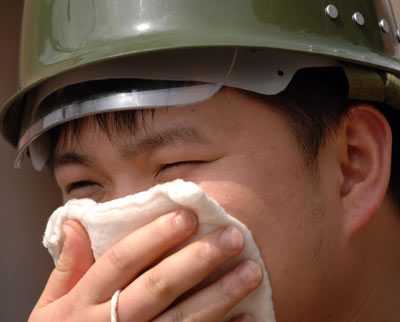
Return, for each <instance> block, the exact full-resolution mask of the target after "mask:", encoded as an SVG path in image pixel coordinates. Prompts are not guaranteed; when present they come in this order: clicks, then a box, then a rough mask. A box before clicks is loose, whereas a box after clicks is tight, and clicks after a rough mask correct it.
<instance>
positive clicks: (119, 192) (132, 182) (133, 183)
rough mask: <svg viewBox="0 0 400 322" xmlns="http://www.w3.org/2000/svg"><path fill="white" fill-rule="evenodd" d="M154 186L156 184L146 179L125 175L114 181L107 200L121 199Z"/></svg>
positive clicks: (139, 176)
mask: <svg viewBox="0 0 400 322" xmlns="http://www.w3.org/2000/svg"><path fill="white" fill-rule="evenodd" d="M155 185H156V182H155V181H153V180H150V179H149V178H148V177H147V178H146V177H145V176H142V175H132V174H130V173H127V174H125V175H121V176H120V177H119V178H117V179H115V180H114V182H113V189H112V191H110V193H109V196H108V199H109V200H114V199H118V198H123V197H126V196H128V195H133V194H135V193H138V192H142V191H146V190H148V189H150V188H151V187H153V186H155Z"/></svg>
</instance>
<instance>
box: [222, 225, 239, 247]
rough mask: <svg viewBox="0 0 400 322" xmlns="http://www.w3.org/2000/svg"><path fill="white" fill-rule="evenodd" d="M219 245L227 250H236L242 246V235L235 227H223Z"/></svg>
mask: <svg viewBox="0 0 400 322" xmlns="http://www.w3.org/2000/svg"><path fill="white" fill-rule="evenodd" d="M219 242H220V245H221V246H222V247H223V248H225V249H226V250H228V251H237V250H239V249H241V248H242V247H243V242H244V241H243V235H242V233H241V232H240V230H239V229H237V228H236V227H227V228H225V229H224V230H223V231H222V233H221V235H220V237H219Z"/></svg>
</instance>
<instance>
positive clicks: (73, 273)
mask: <svg viewBox="0 0 400 322" xmlns="http://www.w3.org/2000/svg"><path fill="white" fill-rule="evenodd" d="M63 233H64V246H63V249H62V252H61V255H60V258H59V259H58V262H57V264H56V267H55V269H54V270H53V272H52V273H51V275H50V277H49V279H48V281H47V284H46V287H45V289H44V291H43V293H42V295H41V297H40V299H39V301H38V303H37V307H42V306H45V305H47V304H49V303H51V302H53V301H55V300H57V299H59V298H60V297H62V296H64V295H65V294H67V293H68V292H69V291H70V290H71V289H72V288H73V287H74V286H75V285H76V284H77V283H78V282H79V280H80V279H81V278H82V276H83V275H85V273H86V272H87V271H88V269H89V268H90V267H91V266H92V265H93V263H94V257H93V252H92V249H91V247H90V240H89V236H88V234H87V233H86V231H85V229H84V228H83V227H82V225H81V224H80V223H78V222H77V221H74V220H69V221H66V222H65V223H64V225H63Z"/></svg>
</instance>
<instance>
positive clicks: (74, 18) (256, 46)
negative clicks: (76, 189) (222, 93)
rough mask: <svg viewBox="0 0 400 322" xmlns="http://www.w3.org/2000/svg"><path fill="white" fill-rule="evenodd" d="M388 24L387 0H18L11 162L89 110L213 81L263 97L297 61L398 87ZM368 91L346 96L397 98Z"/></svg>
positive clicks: (215, 86) (33, 152)
mask: <svg viewBox="0 0 400 322" xmlns="http://www.w3.org/2000/svg"><path fill="white" fill-rule="evenodd" d="M396 16H399V17H397V19H396ZM398 26H399V27H400V5H399V3H398V2H397V1H392V2H391V0H374V1H373V0H352V1H348V0H333V1H331V2H327V1H325V0H304V1H291V0H164V1H159V0H146V1H143V0H96V1H81V0H69V1H64V0H26V1H25V7H24V18H23V25H22V38H21V54H20V70H19V90H18V91H17V93H16V94H15V95H14V96H13V97H11V98H10V99H9V100H8V101H7V102H6V103H5V105H4V106H3V107H2V108H1V110H0V130H1V132H2V134H3V136H4V137H5V138H6V139H7V140H8V141H9V142H11V143H12V144H13V145H15V146H17V147H18V156H17V161H16V166H19V164H20V163H21V159H22V157H23V155H25V154H26V153H29V155H30V157H31V159H32V161H33V165H34V167H35V168H36V169H41V168H42V167H43V165H44V164H45V162H46V159H47V156H48V150H49V147H48V144H49V143H48V140H46V136H45V135H43V134H44V133H45V132H47V131H48V130H49V129H51V128H52V127H55V126H57V125H58V124H61V123H63V122H67V121H69V120H72V119H75V118H79V117H83V116H86V115H90V114H94V113H100V112H106V111H115V110H121V109H136V108H153V107H159V106H182V105H188V104H192V103H195V102H200V101H203V100H206V99H208V98H210V97H211V96H212V95H214V94H215V93H216V92H217V91H218V90H219V89H220V88H221V87H222V86H224V85H225V86H231V87H236V88H241V89H245V90H249V91H253V92H257V93H261V94H266V95H273V94H276V93H279V92H281V91H282V90H284V89H285V88H286V86H287V85H288V84H289V82H290V80H291V78H292V76H293V75H294V73H295V72H296V71H297V70H299V69H301V68H307V67H323V66H336V65H340V66H347V65H346V63H351V64H352V65H353V66H359V67H361V68H359V67H358V68H356V69H354V68H353V69H351V68H349V69H347V70H348V71H350V72H346V75H347V76H348V79H349V83H352V80H351V78H352V75H358V74H360V70H361V74H362V73H363V72H362V71H381V72H383V73H387V75H390V76H391V77H389V78H388V79H389V83H390V84H399V82H398V79H397V78H396V76H395V75H399V74H400V31H399V27H398ZM343 64H344V65H343ZM352 65H350V66H352ZM354 70H355V71H354ZM367 75H370V76H368V77H370V78H369V79H371V80H374V79H377V81H378V82H384V81H383V80H382V79H383V78H380V77H379V76H378V77H377V76H376V75H377V73H376V72H373V73H372V74H371V73H369V74H368V73H367ZM371 75H372V76H371ZM364 76H365V75H364ZM364 76H363V77H364ZM374 77H375V78H374ZM356 78H357V76H356ZM361 79H363V78H361ZM384 79H385V80H386V79H387V78H386V77H385V78H384ZM105 80H111V81H108V82H107V83H104V81H105ZM160 81H162V82H160ZM385 82H386V81H385ZM385 82H384V84H382V88H383V87H385V85H387V84H386V83H387V82H386V83H385ZM353 83H354V84H355V85H354V88H356V90H355V92H359V93H363V92H371V91H369V90H365V89H363V88H362V87H363V85H362V84H361V85H360V82H357V80H356V81H354V82H353ZM361 83H362V82H361ZM367 83H368V82H367ZM374 83H375V82H374ZM357 84H358V85H357ZM350 85H351V84H350ZM77 86H79V87H80V88H81V90H80V91H78V92H79V97H78V95H76V90H74V91H73V90H72V89H76V88H77ZM374 86H377V85H374ZM399 86H400V85H399ZM350 87H351V86H350ZM357 88H358V90H357ZM360 88H361V89H360ZM395 88H396V92H397V88H398V87H396V86H395ZM363 90H364V91H363ZM383 91H384V89H383ZM390 91H391V92H393V86H392V87H391V89H390V90H389V91H387V92H390ZM353 92H354V91H353ZM374 92H376V91H374ZM351 93H352V89H350V95H352V94H351ZM363 95H364V94H361V96H363ZM368 95H369V94H367V96H366V97H364V96H363V97H360V95H358V97H357V98H366V99H370V100H376V101H385V102H389V103H390V102H394V103H393V104H392V105H396V104H397V101H396V102H395V100H396V99H392V100H391V101H390V99H389V100H388V98H387V97H385V93H384V94H382V95H383V96H382V95H381V96H379V97H376V98H375V97H369V96H368ZM396 95H397V96H399V95H398V94H394V95H392V96H395V97H396ZM355 96H357V94H355ZM399 105H400V103H399Z"/></svg>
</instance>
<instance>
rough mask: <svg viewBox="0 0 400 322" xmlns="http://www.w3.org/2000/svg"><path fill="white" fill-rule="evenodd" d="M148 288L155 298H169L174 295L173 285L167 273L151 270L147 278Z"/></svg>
mask: <svg viewBox="0 0 400 322" xmlns="http://www.w3.org/2000/svg"><path fill="white" fill-rule="evenodd" d="M145 285H146V289H147V290H148V292H149V293H150V295H151V296H153V297H154V298H169V297H172V296H173V287H172V285H171V284H170V283H169V279H168V278H167V276H166V274H165V273H161V272H159V271H157V272H149V274H147V275H146V278H145Z"/></svg>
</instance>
